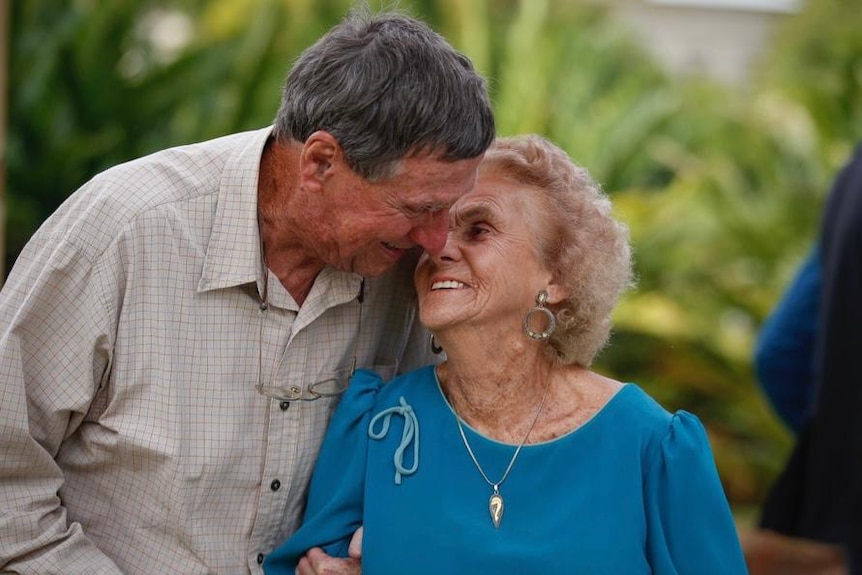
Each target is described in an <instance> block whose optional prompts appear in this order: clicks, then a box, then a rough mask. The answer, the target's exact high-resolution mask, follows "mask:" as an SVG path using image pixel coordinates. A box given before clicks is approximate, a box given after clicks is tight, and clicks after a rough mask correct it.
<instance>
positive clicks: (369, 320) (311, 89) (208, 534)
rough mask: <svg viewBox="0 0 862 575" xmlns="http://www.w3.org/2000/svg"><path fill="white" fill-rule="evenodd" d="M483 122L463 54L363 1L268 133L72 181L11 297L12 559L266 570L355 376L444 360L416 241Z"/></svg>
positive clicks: (484, 102)
mask: <svg viewBox="0 0 862 575" xmlns="http://www.w3.org/2000/svg"><path fill="white" fill-rule="evenodd" d="M493 137H494V122H493V115H492V110H491V106H490V102H489V99H488V95H487V92H486V87H485V83H484V80H483V79H482V78H481V77H480V76H479V75H478V74H477V73H476V71H475V70H474V69H473V67H472V64H471V63H470V61H469V60H468V59H467V58H466V57H464V56H463V55H461V54H460V53H458V52H456V51H455V50H454V49H453V48H452V47H451V46H450V45H449V44H448V43H447V42H446V41H445V40H444V39H443V38H442V37H441V36H439V35H438V34H436V33H435V32H433V31H432V30H431V29H430V28H428V27H427V26H426V25H425V24H424V23H422V22H420V21H417V20H415V19H413V18H410V17H408V16H406V15H403V14H399V13H395V12H381V13H379V14H371V13H370V12H369V11H368V10H365V9H356V10H354V11H352V12H351V13H350V14H349V15H348V17H347V18H346V19H345V20H344V21H343V22H342V23H340V24H339V25H337V26H335V27H334V28H333V29H332V30H330V31H329V32H328V33H327V34H326V35H325V36H324V37H323V38H322V39H320V40H319V41H318V42H317V43H315V44H314V45H313V46H311V47H310V48H308V49H307V50H306V51H305V52H304V53H303V54H302V55H301V56H300V58H299V59H298V60H297V61H296V63H295V65H294V66H293V67H292V70H291V71H290V73H289V75H288V77H287V80H286V83H285V86H284V92H283V97H282V101H281V107H280V109H279V112H278V116H277V118H276V120H275V123H274V125H273V126H271V127H268V128H265V129H261V130H257V131H252V132H245V133H239V134H233V135H229V136H226V137H223V138H219V139H216V140H213V141H209V142H203V143H198V144H193V145H188V146H183V147H179V148H173V149H170V150H166V151H162V152H158V153H155V154H152V155H150V156H147V157H144V158H141V159H138V160H135V161H132V162H128V163H125V164H122V165H119V166H116V167H113V168H111V169H109V170H107V171H105V172H104V173H102V174H99V175H97V176H96V177H95V178H93V179H92V180H91V181H90V182H88V183H86V184H85V185H84V186H83V187H81V188H80V189H79V190H78V191H76V192H75V193H74V194H73V195H72V196H71V197H70V198H69V199H68V200H67V201H66V202H64V204H63V205H62V206H61V207H60V208H58V209H57V211H56V212H55V213H54V214H53V215H52V216H51V217H50V218H49V219H48V220H47V221H46V222H45V223H44V224H43V225H42V227H41V228H40V229H39V230H38V232H37V233H36V234H35V235H34V236H33V237H32V239H31V240H30V242H29V243H28V245H27V246H26V248H25V249H24V250H23V252H22V253H21V255H20V256H19V258H18V260H17V262H16V264H15V266H14V268H13V269H12V271H11V273H10V275H9V278H8V280H7V282H6V284H5V286H4V287H3V290H2V292H0V397H2V399H3V400H2V402H0V410H2V413H0V430H2V438H3V440H2V442H0V484H2V486H3V487H2V490H0V571H2V572H12V573H39V574H41V575H48V574H52V573H63V574H66V575H68V574H76V573H81V574H87V575H91V574H93V573H98V574H112V573H116V574H119V573H126V574H133V573H140V574H154V575H156V574H157V575H163V574H165V573H177V574H183V575H193V574H213V573H225V574H230V575H235V574H238V573H261V572H262V566H261V564H262V563H263V559H264V557H265V555H266V554H267V553H268V552H269V551H270V550H271V549H272V548H273V547H274V546H275V545H276V544H277V543H278V542H280V541H282V540H283V539H284V538H286V537H287V536H289V535H290V534H291V533H292V532H293V531H294V530H295V529H296V527H297V526H298V525H299V521H300V519H301V512H302V509H303V506H304V501H305V496H306V492H307V485H308V481H309V477H310V475H311V471H312V468H313V465H314V461H315V459H316V456H317V452H318V449H319V446H320V442H321V440H322V438H323V433H324V430H325V428H326V425H327V423H328V420H329V416H330V414H331V411H332V410H333V408H334V405H335V403H337V398H338V396H339V394H340V393H341V392H342V391H344V389H345V387H346V383H347V381H348V378H349V376H350V374H351V373H352V371H353V369H354V368H355V367H371V366H377V368H378V369H379V370H380V371H382V372H384V373H385V374H386V375H387V376H393V375H395V374H396V373H398V372H401V371H404V370H408V369H412V368H414V367H417V366H419V365H424V364H427V363H428V362H429V361H431V357H432V356H431V354H430V353H428V352H426V350H427V341H428V334H427V332H425V331H424V330H422V328H421V326H419V324H418V321H416V320H415V297H416V296H415V291H414V290H413V287H412V281H411V278H412V272H413V269H414V267H415V261H416V257H418V251H419V250H420V249H424V250H425V251H427V252H428V253H431V254H437V253H439V252H440V250H441V249H442V248H443V246H444V244H445V241H446V234H447V228H448V214H449V207H450V206H451V205H452V204H453V203H454V202H455V201H456V200H457V199H458V198H459V197H461V195H463V194H464V193H466V192H467V191H468V190H470V189H471V188H472V187H473V185H474V183H475V179H476V174H477V167H478V164H479V161H480V159H481V157H482V155H483V153H484V151H485V149H486V148H487V147H488V145H489V144H490V143H491V141H492V140H493ZM311 564H312V566H313V568H314V569H315V570H318V569H319V570H320V572H324V571H325V572H328V573H355V572H357V570H358V560H355V559H340V558H330V557H327V556H324V555H317V556H315V557H314V558H313V560H312V561H311Z"/></svg>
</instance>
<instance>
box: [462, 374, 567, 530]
mask: <svg viewBox="0 0 862 575" xmlns="http://www.w3.org/2000/svg"><path fill="white" fill-rule="evenodd" d="M550 389H551V386H550V382H549V383H548V384H547V385H546V386H545V394H544V395H543V396H542V401H541V402H540V403H539V409H537V410H536V415H534V416H533V422H532V423H531V424H530V429H528V430H527V434H526V435H525V436H524V439H522V440H521V443H520V444H518V447H517V448H516V449H515V453H514V454H513V455H512V459H511V460H510V461H509V465H508V467H506V471H504V472H503V477H501V478H500V481H497V482H496V483H495V482H493V481H491V480H490V479H488V476H487V475H486V474H485V471H484V470H483V469H482V466H481V465H479V460H478V459H476V455H475V454H474V453H473V450H472V449H471V448H470V443H469V442H468V441H467V436H466V435H464V426H463V424H462V422H461V416H460V415H458V414H457V413H456V414H455V421H456V423H458V431H459V432H461V440H462V441H463V442H464V447H466V448H467V453H468V454H469V455H470V459H472V460H473V465H475V466H476V469H478V470H479V473H480V474H481V475H482V479H484V480H485V483H487V484H488V485H490V486H491V488H492V489H493V490H494V492H493V493H492V494H491V498H490V499H488V513H490V514H491V522H492V523H493V524H494V528H495V529H499V528H500V521H502V520H503V509H504V506H503V496H502V495H500V486H501V485H503V482H504V481H506V478H507V477H509V472H510V471H512V466H513V465H515V460H516V459H518V454H519V453H521V448H522V447H524V444H525V443H527V439H528V438H529V437H530V433H531V432H532V431H533V428H534V427H535V426H536V422H537V421H539V415H540V414H541V413H542V408H544V407H545V400H546V399H548V391H550Z"/></svg>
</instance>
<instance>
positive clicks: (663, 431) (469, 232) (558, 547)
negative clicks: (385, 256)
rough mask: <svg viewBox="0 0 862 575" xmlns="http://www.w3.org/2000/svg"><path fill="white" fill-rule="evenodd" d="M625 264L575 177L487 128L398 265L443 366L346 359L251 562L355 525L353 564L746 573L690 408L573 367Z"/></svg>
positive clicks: (381, 568) (624, 250)
mask: <svg viewBox="0 0 862 575" xmlns="http://www.w3.org/2000/svg"><path fill="white" fill-rule="evenodd" d="M630 278H631V260H630V248H629V245H628V240H627V230H626V228H625V227H624V226H623V225H622V224H620V223H618V222H617V221H615V220H614V219H613V218H612V217H611V205H610V201H609V200H608V198H607V197H606V196H605V195H603V194H602V193H601V191H600V190H599V188H598V186H597V185H596V184H595V183H594V182H593V181H592V180H591V179H590V177H589V175H588V174H587V172H586V171H585V170H583V169H581V168H579V167H577V166H575V165H574V164H573V163H572V162H571V160H570V159H569V158H568V156H567V155H566V154H565V153H564V152H563V151H561V150H560V149H558V148H557V147H555V146H554V145H552V144H551V143H549V142H548V141H546V140H544V139H542V138H540V137H537V136H524V137H516V138H502V139H499V140H498V141H497V142H496V143H495V144H494V145H493V146H492V148H491V149H490V150H489V151H488V152H487V154H486V156H485V159H484V161H483V163H482V166H481V168H480V175H479V180H478V182H477V185H476V187H475V188H474V190H473V191H471V192H470V193H468V194H466V195H465V196H463V197H462V198H461V199H460V200H459V201H458V202H457V203H456V204H455V205H454V206H453V207H452V209H451V212H450V231H449V237H448V241H447V243H446V246H445V248H444V249H443V251H442V252H441V253H440V254H439V255H436V256H429V255H427V254H426V255H424V256H423V257H422V259H421V260H420V262H419V264H418V267H417V269H416V274H415V284H416V289H417V291H418V294H419V311H420V318H421V320H422V323H423V324H424V325H425V326H426V327H427V328H428V329H429V330H430V331H431V332H432V333H433V334H434V336H433V338H432V342H431V343H432V345H433V346H435V347H439V348H442V350H445V354H446V355H445V357H446V360H445V361H444V362H442V363H441V364H440V365H438V366H429V367H426V368H422V369H420V370H417V371H415V372H412V373H409V374H407V375H404V376H401V377H398V378H396V379H395V380H393V381H392V382H390V383H388V384H386V385H382V383H383V382H382V381H381V379H380V378H379V377H377V376H376V375H375V374H374V373H372V372H369V371H359V372H357V374H356V376H355V377H354V380H353V382H352V383H351V386H350V388H349V389H348V391H347V393H346V394H345V396H344V398H343V400H342V402H341V404H340V406H339V407H338V409H337V411H336V413H335V415H334V417H333V421H332V424H331V426H330V429H329V431H328V434H327V437H326V439H325V441H324V444H323V447H322V450H321V453H320V459H319V461H318V466H317V469H316V472H315V476H314V480H313V482H312V487H311V494H310V496H309V502H308V509H307V512H306V518H305V523H304V525H303V526H302V527H301V528H300V530H299V531H298V532H297V533H296V534H295V535H294V536H293V537H292V538H291V539H289V540H288V541H287V542H286V543H285V544H283V545H282V546H281V547H280V548H278V549H276V551H275V552H274V553H273V554H272V555H271V556H270V557H269V558H268V559H267V560H266V562H265V564H264V566H265V568H266V570H267V572H268V573H294V569H295V566H296V564H297V562H298V561H299V560H300V558H301V557H302V555H303V554H304V553H305V552H306V551H307V550H308V549H309V548H312V547H315V546H321V547H323V548H324V549H325V550H326V551H328V552H329V553H330V554H334V555H341V556H345V557H346V556H347V546H348V542H349V541H350V536H351V535H352V534H353V532H354V531H356V529H357V528H358V527H359V526H360V525H364V541H363V553H362V572H363V573H364V574H365V575H382V574H390V573H391V574H399V575H404V574H405V573H409V574H411V575H421V574H426V573H427V574H435V575H440V574H445V575H460V574H464V575H467V574H470V575H474V574H478V573H495V574H519V575H523V574H525V573H542V574H554V573H560V574H574V573H583V574H589V575H600V574H607V575H611V574H613V575H638V574H650V573H652V574H668V575H670V574H674V575H684V574H690V575H718V574H727V575H731V574H732V575H739V574H742V573H746V567H745V563H744V560H743V557H742V553H741V550H740V547H739V542H738V539H737V534H736V530H735V527H734V523H733V519H732V516H731V513H730V510H729V507H728V504H727V500H726V499H725V496H724V493H723V491H722V487H721V484H720V482H719V478H718V475H717V473H716V469H715V465H714V463H713V459H712V453H711V451H710V447H709V443H708V441H707V437H706V434H705V433H704V429H703V427H702V425H701V423H700V422H699V421H698V419H697V418H696V417H695V416H693V415H691V414H689V413H686V412H684V411H680V412H677V413H676V414H670V413H668V412H667V411H665V410H664V409H663V408H662V407H660V406H659V405H658V404H657V403H656V402H655V401H654V400H653V399H651V398H650V397H649V396H648V395H647V394H646V393H644V392H643V391H642V390H641V389H640V388H639V387H637V386H636V385H634V384H630V383H620V382H618V381H615V380H613V379H609V378H607V377H604V376H602V375H599V374H598V373H596V372H594V371H591V370H590V369H589V366H590V364H591V362H592V361H593V359H594V357H595V356H596V354H597V353H598V351H599V350H600V349H601V348H602V346H603V345H604V344H605V342H606V340H607V338H608V334H609V331H610V314H611V310H612V309H613V307H614V305H615V303H616V301H617V298H618V297H619V295H620V293H621V292H622V291H623V290H624V289H625V288H626V287H627V285H628V284H629V283H630ZM297 572H299V573H302V572H303V570H302V568H300V570H298V571H297Z"/></svg>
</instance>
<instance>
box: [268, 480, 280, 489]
mask: <svg viewBox="0 0 862 575" xmlns="http://www.w3.org/2000/svg"><path fill="white" fill-rule="evenodd" d="M269 488H270V489H272V490H273V491H278V490H279V489H281V481H279V480H278V479H273V480H272V483H270V484H269Z"/></svg>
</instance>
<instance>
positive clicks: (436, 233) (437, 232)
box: [409, 210, 449, 255]
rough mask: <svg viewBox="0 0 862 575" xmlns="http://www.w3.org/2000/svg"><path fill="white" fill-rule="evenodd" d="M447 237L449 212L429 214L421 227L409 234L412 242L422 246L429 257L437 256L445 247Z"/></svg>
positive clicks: (440, 211) (442, 211)
mask: <svg viewBox="0 0 862 575" xmlns="http://www.w3.org/2000/svg"><path fill="white" fill-rule="evenodd" d="M448 236H449V210H437V211H434V212H429V213H428V214H427V215H426V216H425V218H424V221H423V222H422V224H421V225H418V226H416V227H414V228H413V229H412V230H411V231H410V234H409V237H410V239H411V240H412V241H414V242H415V243H417V244H418V245H420V246H422V249H424V250H425V251H426V252H428V253H429V254H431V255H437V254H439V253H440V252H441V251H442V250H443V247H444V246H445V245H446V239H447V238H448Z"/></svg>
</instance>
